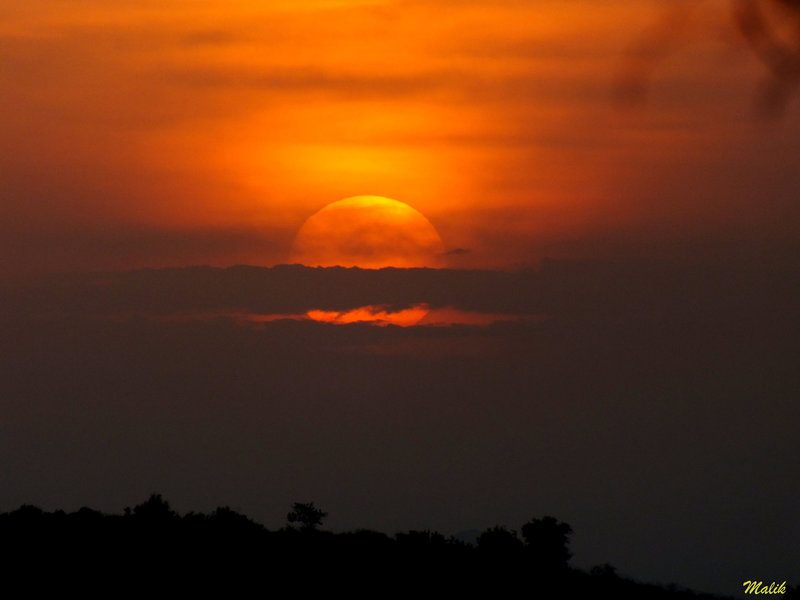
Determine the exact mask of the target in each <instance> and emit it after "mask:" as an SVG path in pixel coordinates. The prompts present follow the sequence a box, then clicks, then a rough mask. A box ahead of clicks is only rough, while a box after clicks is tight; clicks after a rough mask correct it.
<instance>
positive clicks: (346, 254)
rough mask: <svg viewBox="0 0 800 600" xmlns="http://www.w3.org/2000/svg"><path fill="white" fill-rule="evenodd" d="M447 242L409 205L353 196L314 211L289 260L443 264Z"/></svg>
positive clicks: (324, 263) (376, 264)
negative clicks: (445, 243)
mask: <svg viewBox="0 0 800 600" xmlns="http://www.w3.org/2000/svg"><path fill="white" fill-rule="evenodd" d="M443 252H444V244H442V238H440V237H439V234H438V232H437V231H436V229H435V228H434V227H433V225H431V223H430V221H428V219H426V218H425V217H424V216H423V215H422V214H421V213H420V212H418V211H416V210H414V209H413V208H411V207H410V206H409V205H408V204H405V203H403V202H398V201H397V200H392V199H390V198H383V197H381V196H354V197H352V198H345V199H344V200H339V201H338V202H332V203H331V204H328V205H327V206H326V207H324V208H323V209H322V210H320V211H319V212H317V213H315V214H313V215H311V216H310V217H309V218H308V220H306V222H305V223H303V226H302V227H301V228H300V231H299V232H298V233H297V237H295V239H294V244H293V245H292V251H291V254H290V256H289V262H291V263H300V264H303V265H308V266H312V267H316V266H320V267H333V266H337V265H338V266H342V267H361V268H364V269H380V268H382V267H405V268H408V267H441V266H443V265H442V263H443V260H442V256H443Z"/></svg>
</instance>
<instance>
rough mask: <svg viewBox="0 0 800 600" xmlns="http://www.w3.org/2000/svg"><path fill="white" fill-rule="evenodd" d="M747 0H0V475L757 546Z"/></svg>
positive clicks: (777, 418)
mask: <svg viewBox="0 0 800 600" xmlns="http://www.w3.org/2000/svg"><path fill="white" fill-rule="evenodd" d="M780 4H781V3H778V2H775V1H773V0H747V1H746V2H745V0H742V1H741V2H739V3H738V4H734V3H732V2H730V3H729V2H726V1H723V0H691V1H690V0H668V1H667V0H592V1H576V0H502V1H501V0H458V1H454V0H447V1H445V0H352V1H348V0H242V1H238V2H222V1H221V0H172V1H170V2H163V1H155V0H136V1H134V0H113V1H112V0H80V1H77V2H64V0H4V1H3V2H2V3H0V334H1V335H0V338H1V339H3V343H2V344H0V456H2V457H3V460H2V461H0V462H1V463H2V464H0V512H4V511H8V510H13V509H15V508H16V507H18V506H19V505H20V504H23V503H25V504H35V505H39V506H41V507H43V508H46V509H50V510H52V509H56V508H63V509H65V510H70V509H72V510H75V509H77V508H79V507H80V506H83V505H88V506H91V507H94V508H97V509H100V510H103V511H109V512H112V511H116V512H119V511H121V509H122V507H124V506H132V505H135V504H136V503H139V502H142V501H144V500H145V499H146V498H147V497H148V496H149V494H151V493H161V494H163V495H164V497H165V498H166V499H167V500H168V501H170V502H171V503H172V504H173V506H174V507H175V508H176V509H177V510H179V511H182V512H187V511H191V510H197V511H203V510H206V511H207V510H211V509H213V508H214V507H216V506H225V505H227V506H231V507H233V508H235V509H237V510H242V511H243V512H245V513H246V514H247V515H248V516H251V517H252V518H254V519H256V520H258V521H259V522H262V523H264V524H265V525H267V526H268V527H272V528H274V527H280V526H282V525H284V524H285V523H284V520H283V517H284V515H285V513H286V511H287V510H288V508H289V507H290V506H291V503H292V502H309V501H314V502H316V503H317V505H318V506H320V507H321V508H322V509H323V510H326V511H328V512H329V513H330V520H329V521H328V522H327V523H326V525H327V526H329V527H330V528H331V529H335V530H347V529H351V528H357V527H368V528H375V529H379V530H381V531H385V532H387V533H394V532H395V531H399V530H408V529H437V530H440V531H442V532H443V533H445V534H447V535H450V534H456V533H459V532H462V533H463V532H465V531H466V532H470V531H472V532H473V533H474V532H475V530H481V529H484V528H488V527H492V526H495V525H507V526H509V527H511V528H516V527H519V526H520V525H521V524H522V523H523V522H525V521H527V520H529V519H531V518H533V517H540V516H543V515H545V514H552V515H554V516H555V517H557V518H559V519H561V520H563V521H566V522H568V523H569V524H570V525H571V526H572V527H573V530H574V531H575V535H574V538H573V550H574V552H575V559H574V564H575V565H577V566H579V567H581V568H589V567H591V566H592V565H595V564H601V563H611V564H613V565H614V566H615V567H617V568H618V569H619V571H620V573H622V574H624V575H626V576H631V577H635V578H637V579H640V580H648V581H653V582H656V583H670V582H673V581H674V582H677V583H678V584H680V585H689V586H693V587H696V588H697V589H700V590H701V591H713V592H718V593H725V594H737V593H740V591H741V583H742V581H745V580H747V579H754V578H757V579H759V580H761V579H763V580H765V581H773V580H776V581H777V582H780V581H783V580H788V582H789V584H790V585H791V584H792V583H795V584H796V583H797V579H796V578H797V576H798V572H797V570H796V567H797V565H798V564H800V548H799V547H798V545H797V540H798V539H800V521H799V520H798V517H797V515H798V512H797V499H798V498H800V480H798V478H797V466H798V464H800V446H798V443H797V431H798V430H799V429H800V418H799V416H800V412H798V410H797V398H798V397H800V387H799V386H798V378H797V373H798V371H799V370H800V360H798V358H799V357H798V345H797V340H798V339H799V336H800V314H798V311H797V306H798V302H797V297H798V290H800V261H798V257H800V247H799V246H800V244H798V241H800V197H798V190H800V168H799V167H800V94H796V95H794V94H793V92H794V91H795V87H796V82H797V81H798V80H800V58H798V55H797V54H796V53H795V54H792V55H791V56H792V60H789V61H788V62H787V63H786V65H788V66H786V69H785V71H784V73H785V75H784V77H783V78H781V79H778V78H776V77H775V75H774V73H773V71H771V70H770V64H769V61H770V58H769V57H770V56H771V54H770V52H767V51H765V48H766V50H770V51H772V50H775V48H778V49H787V48H792V45H793V44H794V47H795V48H800V43H798V39H797V35H798V33H799V32H800V18H798V16H797V14H796V13H797V12H800V11H798V9H794V10H795V13H794V14H792V13H787V12H783V13H782V12H781V10H780ZM795 4H796V3H795ZM795 4H787V5H786V6H788V7H789V8H791V6H795ZM734 6H739V7H747V6H762V7H764V9H765V12H764V13H763V15H762V16H763V18H764V23H767V24H768V25H767V26H766V27H767V31H769V32H770V33H769V35H766V36H765V35H761V36H760V37H759V36H758V35H755V34H754V33H753V32H754V31H755V32H756V33H758V29H757V28H754V27H750V28H749V29H748V27H746V26H743V25H742V23H745V25H746V24H747V23H746V22H745V21H742V19H743V18H744V17H742V14H741V13H734V11H733V10H732V7H734ZM745 16H747V15H745ZM750 17H752V15H750ZM750 17H747V18H750ZM737 19H739V22H738V24H737ZM750 25H752V23H750ZM793 25H796V26H797V29H792V26H793ZM743 32H744V33H747V32H749V33H748V35H749V37H747V36H746V35H744V33H743ZM773 35H774V38H773ZM773 43H774V44H775V46H770V44H773ZM773 54H774V53H773ZM772 66H773V67H774V65H772ZM362 196H368V197H381V198H382V199H380V200H378V201H375V200H371V201H364V200H363V199H361V200H359V199H358V198H355V199H354V197H362ZM386 198H388V199H393V200H395V201H398V202H402V203H404V204H403V205H400V204H398V203H397V202H392V201H391V200H386ZM345 199H349V200H347V201H345V202H343V203H341V201H343V200H345ZM337 202H340V203H339V204H336V205H333V203H337ZM362 204H363V205H364V206H365V207H367V208H369V207H372V208H371V209H374V210H376V211H377V212H376V213H375V214H379V215H380V218H378V217H375V218H372V217H368V216H367V213H366V212H363V213H362V212H361V206H362ZM406 205H407V206H406ZM326 207H327V208H326ZM409 207H411V208H409ZM345 209H347V210H345ZM412 209H413V210H412ZM365 210H366V209H365ZM347 211H351V212H347ZM353 211H354V212H353ZM326 215H327V217H326ZM387 215H389V216H387ZM323 217H325V218H327V219H328V220H327V221H326V220H325V218H323ZM386 219H388V220H386ZM392 222H396V223H398V224H399V223H401V222H402V223H406V224H407V225H403V227H406V229H402V228H401V229H402V230H401V229H393V225H392V224H391V223H392ZM345 223H346V227H345V225H344V224H345ZM304 224H305V226H304ZM376 231H378V232H379V233H378V234H376V233H375V232H376ZM301 232H302V233H301ZM319 232H323V237H322V238H319V237H315V236H316V235H317V234H318V233H319ZM350 232H352V234H351V233H350ZM365 232H369V233H365ZM299 233H300V235H298V234H299ZM334 233H336V234H339V235H340V236H341V234H346V235H344V237H345V238H347V239H346V240H345V242H346V243H348V244H351V243H352V244H351V245H354V246H355V247H357V250H355V251H354V252H355V254H354V256H356V257H362V258H363V260H361V259H360V258H356V259H353V260H350V259H347V260H350V262H345V258H343V257H345V256H346V253H344V252H341V253H339V254H335V255H331V256H328V255H327V254H326V251H325V250H324V248H325V247H326V243H327V242H328V241H330V240H332V239H334V238H335V237H336V236H335V235H334ZM406 234H407V235H406ZM326 236H327V237H326ZM370 236H373V237H377V238H380V239H378V240H377V241H376V242H374V243H373V242H371V241H370V242H369V243H368V241H369V240H371V239H372V237H370ZM409 240H410V241H409ZM343 243H344V242H343ZM379 247H380V248H382V250H381V252H383V253H384V254H385V255H386V256H391V260H390V262H389V263H386V262H381V261H380V260H377V253H378V248H379ZM320 248H323V250H320ZM359 253H361V254H359ZM347 256H350V255H347ZM419 257H423V258H419ZM418 258H419V260H418ZM420 261H421V262H420ZM287 262H289V263H296V262H302V263H307V267H301V266H297V265H294V266H286V263H287ZM342 264H344V265H345V266H348V267H352V266H357V267H362V268H347V269H346V268H341V267H338V266H333V265H342ZM386 264H389V265H390V266H392V267H399V268H392V269H380V270H376V269H373V268H374V267H382V266H385V265H386ZM315 265H323V266H326V267H330V268H325V269H321V268H309V267H313V266H315ZM417 266H426V267H445V268H426V269H417V268H406V267H417ZM376 324H378V325H382V326H381V327H376V326H373V325H376ZM792 569H795V570H794V572H791V570H792ZM793 578H794V580H793Z"/></svg>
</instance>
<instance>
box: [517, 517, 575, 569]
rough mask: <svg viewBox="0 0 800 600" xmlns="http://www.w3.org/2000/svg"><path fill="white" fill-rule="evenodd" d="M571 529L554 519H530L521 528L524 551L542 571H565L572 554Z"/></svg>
mask: <svg viewBox="0 0 800 600" xmlns="http://www.w3.org/2000/svg"><path fill="white" fill-rule="evenodd" d="M570 535H572V527H570V526H569V525H567V524H566V523H561V522H560V521H558V520H557V519H555V518H554V517H542V518H541V519H532V520H530V521H528V522H527V523H525V525H523V526H522V537H523V538H524V539H525V550H526V552H528V553H529V554H530V555H531V556H532V557H533V560H534V563H535V564H536V565H537V566H538V567H541V568H542V569H566V568H567V567H568V563H569V559H570V558H572V553H571V552H570V551H569V547H568V546H569V536H570Z"/></svg>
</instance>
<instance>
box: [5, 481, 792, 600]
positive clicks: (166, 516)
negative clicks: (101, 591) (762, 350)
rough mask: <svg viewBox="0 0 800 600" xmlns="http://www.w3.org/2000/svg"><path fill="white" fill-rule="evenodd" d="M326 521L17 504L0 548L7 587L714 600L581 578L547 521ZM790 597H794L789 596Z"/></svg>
mask: <svg viewBox="0 0 800 600" xmlns="http://www.w3.org/2000/svg"><path fill="white" fill-rule="evenodd" d="M325 516H326V513H324V512H322V511H321V510H319V509H317V508H316V507H314V505H313V503H312V504H301V503H297V504H295V505H294V507H293V510H292V512H290V513H289V515H288V521H289V522H290V523H291V524H293V525H287V526H286V527H284V528H282V529H279V530H277V531H270V530H268V529H266V528H265V527H264V526H262V525H260V524H258V523H256V522H254V521H252V520H251V519H249V518H248V517H246V516H245V515H243V514H241V513H238V512H236V511H234V510H232V509H230V508H228V507H220V508H217V509H216V510H214V511H213V512H211V513H210V514H202V513H195V512H190V513H188V514H186V515H183V516H181V515H179V514H178V513H176V512H175V511H173V510H172V509H171V507H170V505H169V503H168V502H166V501H165V500H164V499H163V498H162V497H161V496H159V495H153V496H151V497H150V498H149V499H148V500H147V501H146V502H144V503H142V504H139V505H138V506H136V507H134V508H133V509H129V508H126V509H125V511H124V513H123V514H122V515H115V514H104V513H101V512H98V511H96V510H92V509H90V508H86V507H84V508H81V509H80V510H78V511H76V512H73V513H66V512H64V511H61V510H57V511H54V512H46V511H43V510H41V509H39V508H37V507H35V506H30V505H25V506H21V507H20V508H18V509H17V510H15V511H12V512H9V513H4V514H0V538H2V540H3V542H4V545H5V547H6V548H9V549H13V552H12V553H11V554H10V557H9V558H8V560H7V561H6V566H7V567H9V568H8V569H7V572H8V573H10V574H11V576H12V579H13V577H14V574H16V575H18V576H20V577H26V576H29V575H30V574H31V573H33V572H35V573H51V574H55V575H57V576H59V577H67V578H76V577H78V578H81V577H82V578H85V580H86V581H87V582H89V581H91V582H93V583H92V585H94V584H97V585H101V584H102V585H106V584H107V585H115V586H118V585H120V584H124V583H125V582H128V583H130V585H131V586H133V587H134V588H138V587H141V586H146V585H150V584H152V583H154V582H157V583H158V585H161V586H165V589H166V588H174V589H178V588H180V589H182V590H185V589H188V588H197V589H201V588H204V587H207V586H224V587H225V588H226V589H236V588H238V587H243V589H254V588H253V587H252V586H256V588H255V589H258V590H265V591H266V590H272V589H275V590H280V589H285V586H286V585H290V586H291V587H292V589H293V590H295V591H297V590H300V589H302V590H314V591H329V590H336V589H342V590H344V591H347V592H348V593H350V594H351V595H352V594H355V595H364V596H366V595H368V594H372V595H373V596H374V597H384V596H386V595H389V596H392V595H394V594H399V593H414V591H415V590H419V589H422V587H423V586H424V588H425V589H426V590H427V591H429V592H438V593H441V594H447V596H448V597H453V596H454V595H468V596H472V595H475V594H486V595H491V596H493V597H506V595H507V594H512V593H520V592H524V593H525V595H526V596H527V597H531V598H536V597H555V595H557V596H559V597H583V598H589V597H602V594H606V593H608V594H613V597H614V598H631V599H633V598H636V599H642V598H643V599H649V598H709V599H711V598H719V596H713V595H710V594H698V593H696V592H693V591H691V590H684V589H675V588H674V587H672V588H664V587H661V586H657V585H652V584H645V583H639V582H635V581H632V580H629V579H625V578H623V577H620V576H618V575H617V574H616V570H615V569H614V567H612V566H610V565H600V566H597V567H594V568H593V569H591V571H590V572H588V573H587V572H584V571H581V570H578V569H575V568H572V567H570V565H569V560H570V557H571V553H570V551H569V538H570V535H571V534H572V529H571V528H570V526H569V525H567V524H566V523H561V522H559V521H558V520H557V519H555V518H553V517H543V518H541V519H532V520H531V521H529V522H528V523H526V524H524V525H523V526H522V527H521V529H520V532H521V534H519V535H518V534H517V532H516V531H513V530H509V529H506V528H505V527H500V526H497V527H493V528H490V529H488V530H486V531H484V532H483V533H481V534H480V536H479V537H478V539H477V544H476V545H474V546H473V545H471V544H467V543H465V542H463V541H460V540H457V539H455V538H453V537H446V536H444V535H442V534H440V533H437V532H434V531H408V532H403V533H397V534H396V535H394V536H389V535H387V534H385V533H381V532H377V531H370V530H366V529H359V530H356V531H348V532H344V533H332V532H329V531H324V530H321V529H320V525H321V524H322V521H323V519H324V517H325ZM790 597H797V590H796V588H790V589H787V594H786V595H785V598H790Z"/></svg>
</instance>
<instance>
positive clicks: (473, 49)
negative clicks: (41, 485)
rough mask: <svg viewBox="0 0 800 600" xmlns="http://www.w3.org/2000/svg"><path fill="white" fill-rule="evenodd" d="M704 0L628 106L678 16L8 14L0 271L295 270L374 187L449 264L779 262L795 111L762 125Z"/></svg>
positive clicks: (28, 8)
mask: <svg viewBox="0 0 800 600" xmlns="http://www.w3.org/2000/svg"><path fill="white" fill-rule="evenodd" d="M680 4H681V3H680V2H677V3H675V5H680ZM689 4H691V3H685V5H689ZM695 4H697V6H696V7H695V9H694V10H693V11H692V12H691V13H690V14H688V16H687V17H686V19H684V21H685V24H684V25H683V27H682V28H681V29H680V30H679V31H678V32H677V33H676V35H675V39H674V40H672V43H671V45H670V48H669V49H668V51H667V52H664V53H663V54H664V55H663V56H661V57H660V58H658V59H657V60H654V61H653V63H654V64H653V65H651V66H650V67H648V68H647V69H646V71H648V73H647V74H646V78H647V79H648V85H649V89H648V92H647V102H646V104H645V105H644V106H641V107H639V109H638V110H634V111H628V110H625V109H624V106H623V105H621V104H620V103H618V102H615V101H614V99H615V86H616V85H617V84H618V83H619V81H620V80H621V79H622V78H624V77H625V76H626V74H628V73H629V72H635V71H636V69H637V63H636V61H635V60H632V59H631V55H632V52H631V50H632V49H633V50H635V49H636V48H637V45H641V44H640V42H641V40H642V36H645V37H646V36H647V35H648V34H649V33H651V32H652V31H653V29H654V28H657V27H658V25H657V23H658V22H659V21H661V20H663V19H664V18H665V17H664V13H663V5H664V3H662V2H658V1H644V0H604V1H603V2H565V1H561V0H538V1H530V0H509V1H507V2H496V1H494V0H492V1H489V0H471V1H469V2H443V1H442V2H440V1H437V0H425V1H415V0H409V1H405V0H404V1H400V0H397V1H393V0H374V1H368V0H364V1H352V2H348V1H343V0H291V1H290V0H286V1H282V0H281V1H247V2H236V3H229V2H215V1H213V0H203V1H191V2H188V1H176V2H169V3H164V2H155V1H153V2H138V1H137V2H128V1H115V2H108V1H106V0H85V1H82V2H80V3H73V4H71V5H69V6H66V5H65V4H64V3H63V2H60V1H59V0H25V1H22V0H11V1H10V2H4V3H3V6H2V7H0V23H2V24H0V57H2V61H3V69H2V72H0V85H1V86H2V89H3V94H2V99H0V102H2V105H0V107H1V108H2V110H0V132H2V140H3V144H2V149H1V151H2V155H1V156H0V174H2V181H3V188H4V189H3V203H2V206H0V210H2V214H0V217H2V219H1V220H0V228H2V230H0V234H2V238H1V239H2V241H1V242H0V243H2V256H3V259H2V263H0V264H1V266H2V270H3V272H7V273H8V272H12V273H19V272H25V271H28V270H31V269H34V270H46V271H52V270H59V269H68V270H87V269H98V268H136V267H142V266H150V267H152V266H165V265H185V264H211V265H219V266H224V265H230V264H237V263H245V264H258V265H272V264H277V263H281V262H285V261H286V260H287V258H288V255H289V250H290V247H291V243H292V239H293V237H294V235H295V234H296V232H297V231H298V230H299V228H300V226H301V225H302V224H303V222H304V220H305V219H306V218H308V217H309V216H310V215H312V214H313V213H315V212H316V211H318V210H319V209H321V208H322V207H323V206H325V205H326V204H328V203H330V202H334V201H336V200H340V199H342V198H346V197H349V196H356V195H361V194H374V195H380V196H387V197H390V198H395V199H397V200H400V201H402V202H406V203H408V204H410V205H411V206H413V207H414V208H415V209H417V210H418V211H420V212H421V213H422V214H424V215H425V216H426V217H427V218H428V219H430V221H431V222H432V223H433V225H434V226H435V227H436V229H437V230H438V231H439V232H440V234H441V236H442V238H443V241H444V244H445V246H446V248H447V249H448V250H455V249H461V250H468V251H469V252H462V253H460V254H458V255H457V258H456V257H454V258H453V260H452V262H453V264H452V266H456V267H475V266H479V267H513V266H520V265H536V264H538V262H539V261H540V260H541V258H542V257H543V256H575V255H587V254H588V255H591V256H605V255H609V254H619V253H625V252H630V251H635V252H638V253H644V254H661V255H663V254H670V253H674V252H681V251H682V250H681V249H683V248H685V247H686V244H687V243H689V244H691V245H692V246H693V247H694V246H703V247H706V248H707V247H709V246H710V247H716V246H718V245H720V244H724V245H727V246H730V245H736V244H741V243H758V244H761V245H763V244H767V245H768V246H770V247H772V246H774V245H776V244H777V245H779V246H780V244H781V243H784V242H785V241H786V239H787V238H794V237H796V234H797V223H798V222H799V220H798V218H797V217H798V215H797V211H798V209H797V202H796V201H795V200H796V189H797V184H798V179H800V175H798V170H797V169H796V160H795V159H796V152H797V133H798V131H799V130H800V121H799V120H798V111H797V110H788V111H787V112H786V114H785V115H783V116H782V117H781V118H780V119H778V122H777V123H776V122H768V123H764V122H763V120H761V119H759V118H757V116H756V115H755V114H754V110H753V106H754V97H755V96H756V93H757V91H758V89H759V85H760V84H761V83H763V80H764V78H765V75H766V72H765V69H764V68H763V66H762V65H761V64H760V63H759V62H758V60H757V59H756V58H755V56H754V55H753V54H752V53H751V52H750V51H749V50H748V48H747V47H746V45H745V44H744V42H743V40H742V37H741V35H740V34H739V32H738V31H737V29H736V27H735V25H734V23H733V21H732V19H731V14H730V12H731V11H730V10H729V7H728V6H727V4H725V3H722V2H717V1H715V2H700V3H695ZM639 62H641V61H639ZM649 71H652V72H649ZM791 106H794V107H796V103H793V104H791ZM773 121H774V120H773Z"/></svg>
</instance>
